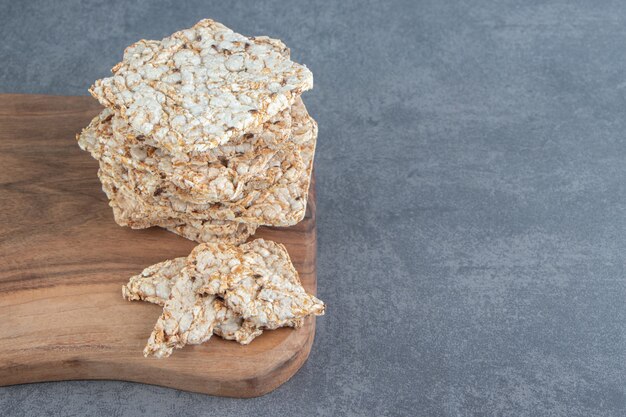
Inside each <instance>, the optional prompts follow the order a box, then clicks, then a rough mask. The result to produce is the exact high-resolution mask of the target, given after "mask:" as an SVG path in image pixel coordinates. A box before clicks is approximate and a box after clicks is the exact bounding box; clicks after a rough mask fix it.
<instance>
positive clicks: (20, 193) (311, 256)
mask: <svg viewBox="0 0 626 417" xmlns="http://www.w3.org/2000/svg"><path fill="white" fill-rule="evenodd" d="M100 110H101V108H100V106H99V105H98V104H97V103H96V101H95V100H93V99H91V98H89V97H54V96H34V95H0V254H1V258H0V385H12V384H21V383H29V382H40V381H59V380H69V379H115V380H125V381H135V382H143V383H146V384H154V385H162V386H166V387H173V388H178V389H182V390H187V391H195V392H202V393H206V394H212V395H222V396H232V397H253V396H258V395H262V394H265V393H267V392H269V391H272V390H273V389H275V388H276V387H278V386H279V385H281V384H283V383H284V382H285V381H287V380H288V379H289V378H290V377H291V376H292V375H293V374H294V373H295V372H296V371H297V370H298V369H299V368H300V367H301V366H302V364H303V363H304V361H305V360H306V359H307V357H308V355H309V351H310V349H311V344H312V343H313V338H314V335H315V319H314V318H309V319H307V321H306V323H305V325H304V326H303V327H302V328H301V329H298V330H294V329H278V330H273V331H267V332H265V334H263V335H262V336H260V337H259V338H257V339H256V340H254V341H253V342H252V343H251V344H250V345H248V346H240V345H239V344H237V343H236V342H232V341H225V340H222V339H220V338H219V337H213V338H211V340H210V341H209V342H207V343H205V344H203V345H200V346H186V347H185V348H184V349H179V350H176V351H175V352H174V354H173V355H172V356H171V357H170V358H168V359H161V360H159V359H155V358H148V359H146V358H144V357H143V356H142V349H143V347H144V345H145V343H146V341H147V339H148V336H149V335H150V332H151V330H152V327H153V325H154V323H155V321H156V319H157V318H158V317H159V314H160V312H161V308H160V307H158V306H156V305H152V304H149V303H144V302H128V301H125V300H123V299H122V295H121V287H122V284H124V283H125V282H127V279H128V278H129V277H130V276H131V275H134V274H137V273H139V272H140V271H141V270H142V269H143V268H145V267H147V266H149V265H152V264H154V263H157V262H160V261H162V260H165V259H171V258H175V257H178V256H185V255H187V254H188V253H189V252H190V251H191V249H192V248H193V247H194V246H195V243H194V242H191V241H188V240H186V239H183V238H181V237H178V236H176V235H174V234H172V233H169V232H167V231H165V230H162V229H159V228H151V229H147V230H131V229H128V228H123V227H120V226H118V225H116V224H115V222H114V221H113V214H112V211H111V209H110V208H109V207H108V204H107V199H106V197H105V195H104V193H103V192H102V191H101V188H100V183H99V181H98V178H97V176H96V172H97V168H98V163H97V162H96V161H95V160H93V159H92V158H91V157H90V155H89V154H88V153H86V152H83V151H81V150H80V149H79V148H78V146H77V145H76V140H75V135H76V133H77V132H79V131H80V129H82V128H83V127H84V126H86V125H87V124H88V123H89V121H90V120H91V118H92V117H93V116H95V115H96V114H97V113H98V112H99V111H100ZM256 237H263V238H266V239H272V240H275V241H277V242H280V243H283V244H285V246H286V247H287V249H288V251H289V254H290V255H291V258H292V260H293V262H294V264H295V266H296V269H297V270H298V272H299V273H300V278H301V280H302V283H303V285H304V287H305V288H306V289H307V291H309V292H312V293H315V290H316V275H315V272H316V271H315V257H316V234H315V192H314V186H312V187H311V193H310V195H309V203H308V209H307V215H306V218H305V220H304V221H302V222H301V223H299V224H298V225H296V226H294V227H290V228H260V229H259V231H258V232H257V234H256Z"/></svg>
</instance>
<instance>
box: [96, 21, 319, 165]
mask: <svg viewBox="0 0 626 417" xmlns="http://www.w3.org/2000/svg"><path fill="white" fill-rule="evenodd" d="M280 44H282V43H280ZM280 44H279V43H277V42H275V41H271V40H270V39H269V38H266V37H257V38H254V37H246V36H243V35H240V34H238V33H235V32H233V31H232V30H231V29H228V28H227V27H225V26H224V25H222V24H220V23H217V22H215V21H213V20H210V19H206V20H202V21H200V22H198V23H197V24H196V25H194V26H193V27H192V28H190V29H186V30H182V31H179V32H176V33H174V34H172V35H171V36H169V37H166V38H164V39H163V40H161V41H147V40H141V41H139V42H137V43H135V44H133V45H131V46H130V47H128V48H127V49H126V50H125V52H124V57H123V60H122V61H121V62H120V63H119V64H117V65H116V66H114V67H113V69H112V72H113V76H112V77H108V78H104V79H101V80H98V81H96V83H95V84H94V85H93V86H92V87H91V88H90V92H91V94H92V95H93V96H94V97H95V98H96V99H98V101H100V103H101V104H103V105H104V106H106V107H109V108H111V109H114V110H115V111H116V113H117V114H119V115H120V116H121V117H122V118H124V119H125V120H126V121H127V122H128V124H129V125H130V127H131V128H132V129H133V130H134V131H135V132H136V134H137V135H146V136H151V137H152V138H153V139H154V140H155V141H156V142H157V143H158V144H159V147H160V148H163V149H166V150H168V151H169V152H170V153H172V154H183V153H189V152H203V151H205V150H207V149H212V148H215V147H217V146H219V145H223V144H225V143H227V142H228V141H229V140H231V139H236V138H239V137H242V136H243V135H244V134H245V133H246V132H247V131H249V130H251V129H252V128H254V127H255V126H259V125H261V124H263V123H264V122H265V121H267V120H268V119H270V118H271V117H272V116H274V115H276V114H278V113H279V112H280V111H282V110H284V109H286V108H289V107H290V106H291V105H292V104H293V102H294V100H295V99H296V98H297V97H299V96H300V94H301V93H302V92H303V91H306V90H309V89H311V88H312V87H313V76H312V74H311V72H310V71H309V70H308V69H307V68H306V67H305V66H304V65H300V64H296V63H294V62H292V61H291V60H290V59H289V58H288V57H287V54H286V53H285V52H284V51H280V50H277V45H280ZM284 49H286V47H285V48H284Z"/></svg>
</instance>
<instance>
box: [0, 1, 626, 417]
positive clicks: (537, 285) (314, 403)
mask: <svg viewBox="0 0 626 417" xmlns="http://www.w3.org/2000/svg"><path fill="white" fill-rule="evenodd" d="M470 3H471V5H470ZM203 17H213V18H215V19H217V20H219V21H222V22H223V23H225V24H227V25H228V26H230V27H232V28H234V29H235V30H237V31H239V32H243V33H245V34H267V35H271V36H274V37H278V38H281V39H283V40H284V41H285V42H286V43H287V44H288V45H289V46H291V48H292V51H293V56H294V57H295V59H296V60H297V61H300V62H303V63H305V64H307V65H308V66H309V67H310V68H311V69H312V70H313V73H314V74H315V80H316V81H315V82H316V87H315V89H314V90H313V91H312V92H309V93H307V94H306V98H305V101H306V103H307V105H308V106H309V110H310V112H311V114H312V115H313V116H314V117H315V118H316V119H317V120H318V122H319V126H320V138H319V146H318V154H317V162H316V164H317V177H318V196H319V202H318V207H319V211H318V214H319V263H318V271H319V295H320V296H321V298H322V299H324V300H325V301H326V302H327V303H328V306H329V308H328V314H327V315H326V316H325V317H323V318H321V319H319V320H318V332H317V338H316V340H315V345H314V346H313V351H312V354H311V356H310V359H309V361H308V362H307V364H306V365H305V366H304V367H303V368H302V370H301V371H300V372H299V373H298V374H297V375H296V376H295V377H294V378H293V379H292V380H291V381H289V382H288V383H287V384H285V385H284V386H282V387H281V388H279V389H278V390H276V391H275V392H273V393H272V394H269V395H267V396H265V397H262V398H258V399H252V400H232V399H224V398H213V397H208V396H204V395H198V394H190V393H186V392H179V391H176V390H171V389H165V388H158V387H153V386H145V385H139V384H131V383H122V382H65V383H47V384H35V385H27V386H15V387H10V388H2V389H0V410H1V411H0V414H2V415H10V416H44V415H47V416H83V415H89V416H96V415H102V416H107V417H115V416H127V415H128V416H139V415H164V416H174V417H179V416H184V415H190V416H191V415H220V416H228V415H232V416H243V415H255V416H256V415H285V416H286V415H307V416H311V415H326V416H338V415H355V416H366V415H372V416H383V415H389V416H392V415H394V416H395V415H398V416H485V415H494V416H511V415H518V416H624V415H626V393H625V388H626V340H625V336H626V334H625V329H626V306H625V303H624V301H625V300H626V277H625V273H626V268H625V258H626V141H625V140H624V135H625V131H626V113H625V110H626V100H625V97H626V4H625V3H624V2H622V1H615V2H601V1H593V2H592V1H586V2H582V1H580V2H575V1H559V2H538V1H493V2H490V1H472V2H468V1H441V0H432V1H419V2H414V1H393V2H377V1H370V2H359V1H356V0H343V1H336V2H332V1H328V2H324V3H321V2H319V3H317V2H316V3H314V4H308V2H291V1H285V2H278V1H276V2H258V1H253V0H251V1H246V2H234V3H233V4H231V2H228V1H223V0H222V1H194V2H179V1H175V0H172V1H147V0H145V1H113V2H108V1H97V2H86V1H82V2H79V1H74V2H60V1H54V2H53V1H45V0H41V1H24V2H18V1H15V0H1V1H0V39H1V40H2V41H1V43H0V91H2V92H23V93H50V94H86V89H87V87H88V86H89V84H90V83H91V82H92V81H93V80H95V79H96V78H98V77H101V76H104V75H106V74H107V73H108V69H109V68H110V67H111V66H112V65H113V64H115V63H116V62H117V61H118V60H119V59H120V56H121V52H122V50H123V48H124V47H125V46H126V45H128V44H130V43H131V42H133V41H135V40H137V39H139V38H142V37H143V38H161V37H162V36H164V35H166V34H169V33H171V32H172V31H174V30H176V29H179V28H183V27H187V26H190V25H192V24H193V23H195V22H196V21H197V20H199V19H200V18H203ZM0 169H1V168H0ZM0 337H1V336H0Z"/></svg>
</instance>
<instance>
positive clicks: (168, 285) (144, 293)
mask: <svg viewBox="0 0 626 417" xmlns="http://www.w3.org/2000/svg"><path fill="white" fill-rule="evenodd" d="M186 264H187V258H186V257H181V258H176V259H172V260H168V261H164V262H160V263H158V264H155V265H152V266H150V267H148V268H146V269H144V270H143V272H142V273H141V274H139V275H135V276H133V277H131V278H130V280H129V281H128V284H126V285H124V286H123V287H122V296H123V297H124V298H125V299H127V300H129V301H133V300H142V301H147V302H150V303H153V304H158V305H160V306H164V305H165V303H166V302H167V300H169V298H170V294H171V290H172V285H173V282H174V281H175V279H176V278H178V274H180V273H181V271H182V269H183V268H184V267H185V266H186ZM209 308H212V309H213V310H214V311H215V324H214V327H213V333H215V334H217V335H218V336H220V337H222V338H223V339H227V340H236V341H237V342H239V343H241V344H243V345H247V344H248V343H250V342H251V341H252V340H253V339H254V338H255V337H256V336H258V335H260V334H261V333H263V330H262V329H259V328H258V327H255V326H254V325H253V324H252V323H251V322H249V321H247V320H244V319H243V318H242V317H241V315H239V314H236V313H235V312H233V311H232V310H230V309H228V308H226V306H224V302H223V301H222V300H221V299H219V298H218V299H215V300H214V301H213V302H212V305H210V306H209ZM207 331H208V328H207ZM161 337H164V336H161ZM169 352H170V353H171V351H169Z"/></svg>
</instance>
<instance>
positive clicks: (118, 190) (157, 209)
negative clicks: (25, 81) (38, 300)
mask: <svg viewBox="0 0 626 417" xmlns="http://www.w3.org/2000/svg"><path fill="white" fill-rule="evenodd" d="M112 71H113V74H114V75H113V76H112V77H109V78H104V79H102V80H98V81H96V83H95V84H94V85H93V86H92V88H91V89H90V92H91V94H92V95H93V96H94V97H95V98H97V99H98V100H99V101H100V103H102V104H103V105H104V106H106V107H107V109H105V110H104V111H103V112H102V113H101V114H100V115H99V116H98V117H96V118H94V120H93V121H92V122H91V124H90V125H89V126H88V127H87V128H86V129H84V130H83V132H82V133H81V134H80V136H79V144H80V145H81V147H82V148H83V149H85V150H88V151H89V152H90V153H91V154H92V155H93V156H94V158H96V159H98V160H99V161H100V171H99V176H100V179H101V181H102V183H103V188H104V190H105V192H106V193H107V195H108V197H109V199H110V205H111V206H112V207H113V209H114V214H115V219H116V221H117V222H118V223H119V224H121V225H125V226H130V227H134V228H144V227H150V226H155V225H156V226H162V227H166V228H168V229H169V230H172V231H174V232H176V233H179V234H182V235H183V236H185V237H188V238H191V239H193V240H198V241H208V240H212V239H214V238H216V237H217V238H220V237H222V238H226V239H227V240H228V239H229V238H230V240H231V241H242V240H245V238H247V237H248V235H249V234H251V233H254V230H255V229H256V226H257V225H259V224H262V225H272V226H288V225H292V224H295V223H297V222H298V221H300V220H301V219H302V218H303V217H304V212H305V207H306V197H307V194H308V188H309V183H310V176H311V169H312V163H313V155H314V151H315V142H316V138H317V125H316V123H315V121H314V120H313V119H312V118H311V117H310V116H309V115H308V112H307V111H306V108H305V106H304V103H303V102H302V100H301V99H300V95H301V94H302V92H303V91H306V90H308V89H310V88H312V85H313V78H312V74H311V72H310V71H309V70H308V69H307V68H306V67H305V66H303V65H299V64H296V63H294V62H292V61H291V60H290V59H289V50H288V48H287V47H286V46H285V45H284V44H283V43H282V42H280V41H278V40H274V39H271V38H267V37H256V38H249V37H245V36H243V35H240V34H237V33H234V32H233V31H232V30H230V29H228V28H226V27H225V26H223V25H221V24H219V23H217V22H214V21H212V20H203V21H201V22H199V23H198V24H196V25H195V26H193V27H192V28H190V29H187V30H183V31H180V32H176V33H174V34H173V35H171V36H170V37H167V38H165V39H163V40H162V41H146V40H142V41H139V42H137V43H136V44H134V45H132V46H130V47H129V48H127V49H126V51H125V53H124V58H123V60H122V62H120V63H119V64H117V65H116V66H115V67H114V68H113V70H112Z"/></svg>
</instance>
